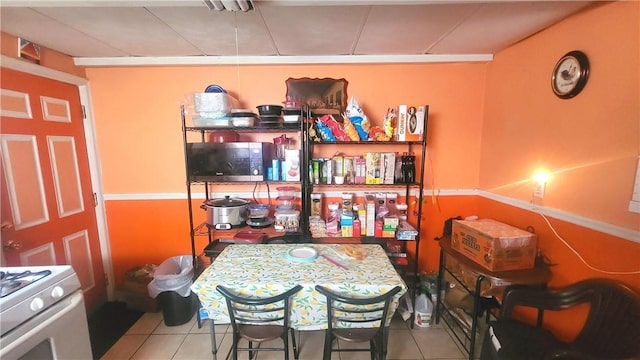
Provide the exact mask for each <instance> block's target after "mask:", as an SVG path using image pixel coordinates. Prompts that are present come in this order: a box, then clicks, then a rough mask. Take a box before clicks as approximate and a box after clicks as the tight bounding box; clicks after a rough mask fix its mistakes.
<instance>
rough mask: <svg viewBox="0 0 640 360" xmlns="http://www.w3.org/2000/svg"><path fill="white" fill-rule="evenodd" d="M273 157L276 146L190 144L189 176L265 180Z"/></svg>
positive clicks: (238, 143) (219, 179)
mask: <svg viewBox="0 0 640 360" xmlns="http://www.w3.org/2000/svg"><path fill="white" fill-rule="evenodd" d="M272 158H273V144H272V143H265V142H230V143H212V142H202V143H189V144H187V176H188V177H189V181H211V182H226V181H263V180H265V178H266V172H267V168H269V167H270V166H271V159H272Z"/></svg>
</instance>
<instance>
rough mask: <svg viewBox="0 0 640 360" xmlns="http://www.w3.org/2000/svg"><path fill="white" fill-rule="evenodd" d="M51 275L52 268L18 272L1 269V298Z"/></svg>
mask: <svg viewBox="0 0 640 360" xmlns="http://www.w3.org/2000/svg"><path fill="white" fill-rule="evenodd" d="M49 275H51V270H43V271H38V272H32V271H29V270H27V271H22V272H16V273H12V272H6V271H0V298H3V297H5V296H8V295H10V294H13V293H14V292H16V291H18V290H19V289H22V288H23V287H26V286H29V285H30V284H33V283H34V282H36V281H38V280H40V279H42V278H44V277H46V276H49Z"/></svg>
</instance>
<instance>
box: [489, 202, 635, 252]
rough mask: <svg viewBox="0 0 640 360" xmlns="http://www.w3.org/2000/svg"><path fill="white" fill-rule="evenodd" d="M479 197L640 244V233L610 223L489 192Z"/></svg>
mask: <svg viewBox="0 0 640 360" xmlns="http://www.w3.org/2000/svg"><path fill="white" fill-rule="evenodd" d="M478 196H482V197H484V198H487V199H491V200H495V201H498V202H501V203H503V204H507V205H511V206H514V207H517V208H520V209H524V210H528V211H531V212H533V213H538V214H543V215H544V216H549V217H552V218H554V219H558V220H562V221H566V222H568V223H571V224H575V225H579V226H582V227H585V228H587V229H591V230H596V231H600V232H602V233H605V234H609V235H613V236H617V237H619V238H622V239H626V240H630V241H633V242H635V243H640V231H633V230H631V229H627V228H623V227H620V226H616V225H612V224H608V223H605V222H602V221H598V220H594V219H590V218H587V217H584V216H580V215H576V214H571V213H568V212H565V211H562V210H557V209H553V208H549V207H545V206H540V205H536V204H532V203H530V202H527V201H522V200H518V199H513V198H509V197H506V196H502V195H498V194H494V193H491V192H488V191H482V190H478Z"/></svg>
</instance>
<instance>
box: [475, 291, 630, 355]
mask: <svg viewBox="0 0 640 360" xmlns="http://www.w3.org/2000/svg"><path fill="white" fill-rule="evenodd" d="M525 307H527V308H530V309H533V310H534V311H535V310H537V314H538V317H537V320H536V322H535V324H533V323H531V322H525V321H521V320H518V319H516V318H514V317H512V314H513V312H514V311H513V310H514V309H515V308H525ZM579 307H583V308H584V309H585V310H586V311H587V314H586V315H585V316H586V319H585V321H584V324H583V325H581V326H580V329H579V332H578V334H577V335H576V336H575V338H573V339H572V340H570V341H569V342H565V341H561V340H559V339H558V338H556V336H555V334H554V333H553V332H552V331H551V330H549V329H547V328H546V326H545V323H544V314H547V313H553V312H555V311H563V310H567V309H571V308H579ZM577 323H581V321H577ZM638 323H640V294H638V293H637V292H635V291H634V290H633V289H631V288H630V287H628V286H627V285H625V284H623V283H620V282H618V281H616V280H613V279H586V280H582V281H579V282H577V283H574V284H571V285H567V286H564V287H562V288H556V289H541V288H532V287H526V286H522V285H511V286H509V287H508V288H507V289H506V290H505V292H504V295H503V300H502V308H501V309H500V317H499V318H498V319H497V320H496V321H493V322H491V323H490V324H489V325H490V326H489V327H487V330H486V332H485V337H484V341H483V345H482V352H481V354H480V359H481V360H506V359H518V360H524V359H526V360H538V359H540V360H542V359H580V360H588V359H594V360H595V359H640V325H638Z"/></svg>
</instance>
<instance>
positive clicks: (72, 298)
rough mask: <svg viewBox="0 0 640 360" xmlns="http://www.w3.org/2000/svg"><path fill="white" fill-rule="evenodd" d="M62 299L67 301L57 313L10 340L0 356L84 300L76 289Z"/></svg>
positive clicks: (0, 350)
mask: <svg viewBox="0 0 640 360" xmlns="http://www.w3.org/2000/svg"><path fill="white" fill-rule="evenodd" d="M64 301H69V303H68V304H66V305H65V306H64V307H63V308H62V311H59V312H58V313H56V314H55V315H53V316H51V317H50V318H48V319H46V320H44V321H42V322H40V323H39V324H38V325H36V326H35V327H33V328H32V329H30V330H28V331H27V332H25V333H24V334H23V335H22V336H20V337H19V338H18V339H16V340H15V341H12V342H11V343H10V344H9V345H7V346H5V347H3V348H2V349H0V357H2V355H3V354H7V353H10V352H11V351H12V350H13V349H14V348H16V347H18V346H20V345H22V343H23V342H24V341H26V340H28V339H30V338H31V337H32V336H35V335H36V334H37V333H38V332H39V331H41V330H42V329H44V328H46V327H47V326H49V325H51V324H52V323H55V322H56V321H58V320H59V319H60V318H62V317H64V316H66V315H67V314H68V313H70V312H71V311H73V310H74V309H75V308H76V307H77V306H79V305H80V306H82V305H83V302H84V298H83V296H82V292H81V291H76V292H75V293H73V294H71V295H69V296H68V297H67V298H66V299H64V300H62V302H64ZM21 339H24V340H21Z"/></svg>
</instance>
